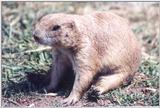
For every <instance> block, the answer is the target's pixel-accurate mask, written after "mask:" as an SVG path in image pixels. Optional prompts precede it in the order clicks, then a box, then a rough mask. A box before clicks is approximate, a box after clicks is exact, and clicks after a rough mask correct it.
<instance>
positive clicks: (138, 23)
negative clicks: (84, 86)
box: [2, 2, 160, 107]
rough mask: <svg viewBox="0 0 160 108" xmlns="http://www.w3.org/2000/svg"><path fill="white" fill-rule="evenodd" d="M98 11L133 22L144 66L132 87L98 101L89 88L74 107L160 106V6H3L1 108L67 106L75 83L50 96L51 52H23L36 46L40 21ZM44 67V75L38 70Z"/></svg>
mask: <svg viewBox="0 0 160 108" xmlns="http://www.w3.org/2000/svg"><path fill="white" fill-rule="evenodd" d="M97 10H98V11H104V10H106V11H112V12H114V13H116V14H118V15H120V16H122V17H124V18H126V19H128V20H129V22H130V25H131V28H132V30H133V32H134V33H135V35H136V36H137V38H138V40H139V41H140V43H141V44H142V50H143V59H142V64H141V66H140V69H139V70H138V72H137V73H136V75H135V77H134V79H133V81H132V82H131V83H130V84H129V85H125V86H122V87H120V88H118V89H114V90H111V91H109V92H107V93H106V94H104V95H101V96H99V97H94V95H92V94H91V91H92V89H89V90H88V91H87V92H86V93H85V94H84V96H83V97H82V99H81V100H80V101H79V102H78V103H76V104H75V105H74V106H78V107H82V106H87V107H97V106H114V105H120V106H135V105H136V106H137V105H138V106H159V74H158V73H159V70H160V68H159V67H160V64H159V62H158V58H159V48H158V45H159V42H158V37H159V36H160V34H159V27H160V26H159V25H160V22H159V19H160V5H159V4H158V2H155V3H154V2H153V3H152V2H149V3H146V2H129V3H127V2H57V3H56V2H3V3H2V107H17V106H19V107H22V106H29V107H47V106H51V107H63V106H64V105H63V104H62V100H63V99H64V98H65V97H66V96H67V95H68V94H69V91H70V86H71V84H68V83H64V86H63V87H62V88H61V89H60V90H59V92H58V94H57V96H55V94H49V95H46V93H47V92H46V90H45V89H44V86H45V85H46V84H47V83H48V82H43V81H44V79H45V77H46V75H43V74H42V73H47V72H48V70H49V67H50V66H49V65H50V64H51V61H50V58H49V57H50V56H48V55H49V53H48V52H49V51H39V52H36V51H33V52H32V51H30V53H23V54H22V53H21V54H19V52H23V51H28V50H30V49H36V48H37V45H34V44H33V43H34V41H33V39H32V37H31V29H32V25H31V23H33V22H34V21H35V20H36V18H37V17H40V16H42V15H43V14H46V13H53V12H66V13H72V14H74V13H77V14H84V13H90V12H93V11H97ZM41 54H44V55H45V56H44V57H43V56H42V55H41ZM38 57H39V59H38V60H37V58H38ZM44 67H45V68H44ZM41 69H44V70H43V71H45V72H42V71H40V72H39V70H41ZM35 70H36V72H34V71H35ZM27 72H28V73H27Z"/></svg>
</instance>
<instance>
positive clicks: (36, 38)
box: [32, 31, 40, 41]
mask: <svg viewBox="0 0 160 108" xmlns="http://www.w3.org/2000/svg"><path fill="white" fill-rule="evenodd" d="M32 35H33V37H34V39H35V40H36V41H38V40H39V39H40V37H39V36H38V31H33V33H32Z"/></svg>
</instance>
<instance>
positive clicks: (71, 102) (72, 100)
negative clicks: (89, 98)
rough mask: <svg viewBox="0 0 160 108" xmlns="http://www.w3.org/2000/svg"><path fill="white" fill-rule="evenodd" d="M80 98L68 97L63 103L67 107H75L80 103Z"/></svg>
mask: <svg viewBox="0 0 160 108" xmlns="http://www.w3.org/2000/svg"><path fill="white" fill-rule="evenodd" d="M79 99H80V98H79V97H78V96H75V95H74V96H69V97H67V98H66V99H64V100H63V101H62V103H63V104H64V105H65V106H68V105H74V104H75V103H77V102H78V101H79Z"/></svg>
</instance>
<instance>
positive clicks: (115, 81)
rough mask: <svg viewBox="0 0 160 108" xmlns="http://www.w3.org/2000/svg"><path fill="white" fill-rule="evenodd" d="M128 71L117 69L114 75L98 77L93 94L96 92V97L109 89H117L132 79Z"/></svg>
mask: <svg viewBox="0 0 160 108" xmlns="http://www.w3.org/2000/svg"><path fill="white" fill-rule="evenodd" d="M128 71H129V70H128ZM128 71H127V70H125V69H119V70H118V71H117V72H116V73H113V74H110V75H106V76H100V77H99V78H98V80H97V82H96V84H95V85H94V92H96V93H97V95H100V94H103V93H105V92H107V91H109V90H111V89H115V88H118V87H119V86H120V85H122V84H123V83H126V82H127V81H128V80H130V79H129V78H131V77H132V75H131V73H129V72H128Z"/></svg>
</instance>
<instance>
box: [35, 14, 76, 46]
mask: <svg viewBox="0 0 160 108" xmlns="http://www.w3.org/2000/svg"><path fill="white" fill-rule="evenodd" d="M76 32H77V31H76V25H75V22H74V19H73V18H72V16H71V15H67V14H48V15H46V16H44V17H42V18H41V19H40V21H39V22H38V23H36V25H35V28H34V31H33V37H34V39H35V41H36V42H38V43H40V44H44V45H49V46H64V47H71V46H73V44H75V43H76V42H75V38H76Z"/></svg>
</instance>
